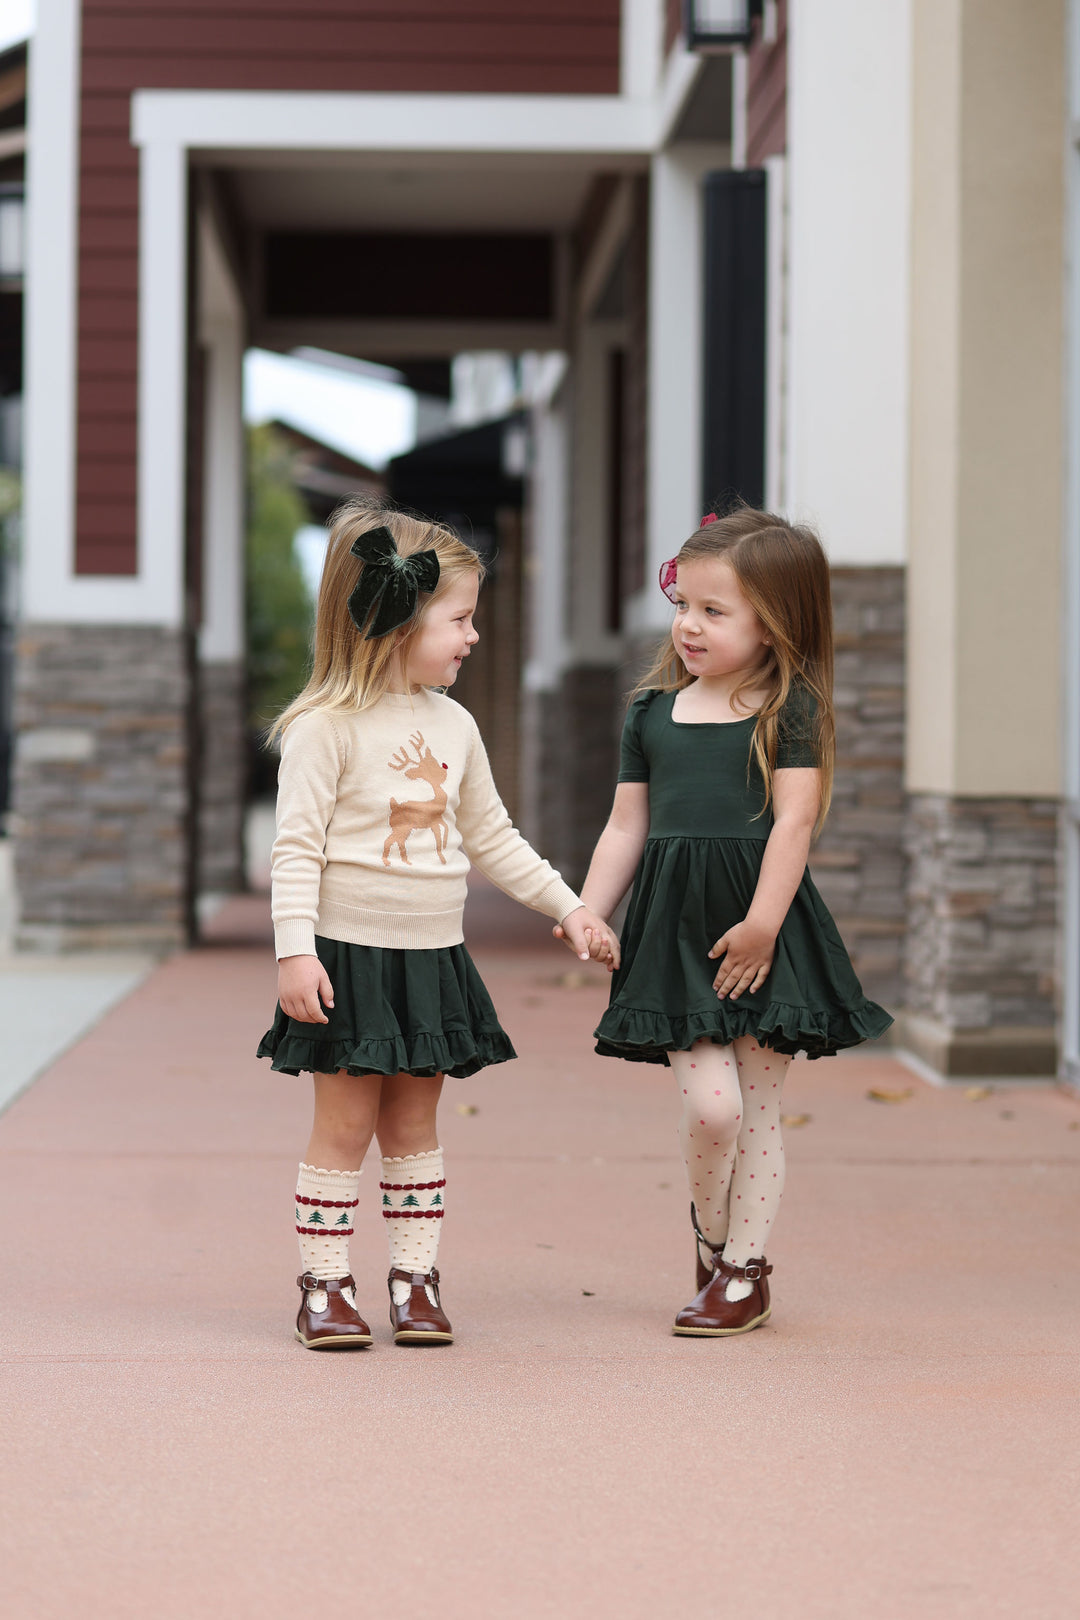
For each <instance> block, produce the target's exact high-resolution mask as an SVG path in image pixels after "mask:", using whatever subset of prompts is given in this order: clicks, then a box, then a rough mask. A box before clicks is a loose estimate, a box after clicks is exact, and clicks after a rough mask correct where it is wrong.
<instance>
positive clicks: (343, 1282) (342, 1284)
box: [296, 1271, 356, 1294]
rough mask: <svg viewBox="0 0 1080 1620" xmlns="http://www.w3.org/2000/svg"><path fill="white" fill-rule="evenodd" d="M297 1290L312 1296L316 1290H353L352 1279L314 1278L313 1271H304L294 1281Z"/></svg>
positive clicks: (354, 1285)
mask: <svg viewBox="0 0 1080 1620" xmlns="http://www.w3.org/2000/svg"><path fill="white" fill-rule="evenodd" d="M296 1286H297V1288H302V1289H303V1290H304V1292H305V1294H312V1293H314V1292H315V1291H316V1290H317V1289H319V1288H322V1289H334V1290H337V1289H341V1288H355V1287H356V1284H355V1282H353V1279H352V1277H350V1276H345V1277H316V1275H315V1273H314V1272H313V1271H304V1272H302V1273H301V1274H300V1276H299V1277H297V1279H296Z"/></svg>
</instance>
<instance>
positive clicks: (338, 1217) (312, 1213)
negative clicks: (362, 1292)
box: [296, 1163, 360, 1311]
mask: <svg viewBox="0 0 1080 1620" xmlns="http://www.w3.org/2000/svg"><path fill="white" fill-rule="evenodd" d="M359 1192H360V1172H359V1170H320V1169H317V1168H316V1167H315V1166H314V1165H311V1164H303V1163H302V1164H301V1165H300V1173H299V1176H298V1177H297V1182H296V1235H297V1237H298V1239H299V1241H300V1266H301V1269H302V1270H303V1271H310V1272H311V1274H312V1276H314V1277H319V1278H320V1279H321V1278H327V1277H347V1276H348V1275H349V1239H350V1238H351V1237H352V1235H353V1222H354V1219H355V1213H356V1206H357V1204H358V1203H359V1202H360V1198H359ZM345 1297H346V1299H348V1301H349V1303H350V1305H351V1304H352V1303H353V1299H352V1290H351V1289H346V1290H345ZM310 1308H311V1309H312V1310H314V1311H324V1310H325V1309H326V1290H325V1289H324V1288H319V1289H317V1290H315V1291H314V1292H313V1293H312V1295H311V1299H310Z"/></svg>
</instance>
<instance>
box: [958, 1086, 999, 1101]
mask: <svg viewBox="0 0 1080 1620" xmlns="http://www.w3.org/2000/svg"><path fill="white" fill-rule="evenodd" d="M992 1096H993V1092H992V1090H991V1089H990V1087H989V1086H965V1087H964V1101H965V1102H982V1100H983V1098H984V1097H992Z"/></svg>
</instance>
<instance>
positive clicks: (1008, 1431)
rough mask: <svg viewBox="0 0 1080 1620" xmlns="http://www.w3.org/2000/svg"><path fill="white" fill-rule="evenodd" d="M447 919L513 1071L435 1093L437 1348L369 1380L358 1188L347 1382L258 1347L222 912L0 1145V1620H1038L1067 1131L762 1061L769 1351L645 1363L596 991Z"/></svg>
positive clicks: (28, 1105) (649, 1079)
mask: <svg viewBox="0 0 1080 1620" xmlns="http://www.w3.org/2000/svg"><path fill="white" fill-rule="evenodd" d="M476 911H477V915H476V917H475V926H474V927H473V930H472V933H471V938H472V940H473V942H474V943H475V944H476V950H475V954H476V957H477V960H478V962H479V964H480V966H481V970H482V971H483V973H484V975H485V977H486V979H487V980H488V982H489V984H490V986H491V988H492V991H493V994H494V996H495V1000H496V1002H497V1004H498V1006H499V1009H500V1012H501V1014H502V1016H503V1019H504V1022H505V1023H506V1025H507V1027H508V1028H509V1030H510V1032H511V1034H512V1036H513V1038H514V1040H515V1043H516V1044H517V1046H518V1049H519V1051H520V1052H521V1053H522V1057H521V1060H520V1061H519V1062H518V1063H516V1064H512V1065H507V1066H504V1067H502V1068H499V1069H494V1070H492V1071H489V1072H487V1073H485V1074H482V1075H480V1076H478V1077H476V1078H474V1079H472V1080H469V1081H460V1082H450V1083H448V1086H447V1094H446V1102H445V1105H444V1118H443V1127H444V1128H443V1140H444V1142H445V1145H446V1149H447V1162H448V1169H449V1176H450V1186H449V1189H448V1192H449V1206H448V1207H449V1212H450V1213H449V1218H448V1219H447V1222H446V1231H445V1237H444V1242H443V1248H442V1253H441V1256H440V1264H441V1266H442V1269H443V1276H444V1294H445V1298H446V1303H447V1305H448V1308H449V1310H450V1314H451V1316H452V1319H453V1321H454V1323H455V1326H456V1328H457V1330H458V1334H459V1337H458V1342H457V1343H456V1344H455V1345H454V1346H452V1347H450V1348H448V1349H445V1350H427V1351H416V1350H403V1349H395V1348H394V1347H393V1346H392V1344H391V1343H390V1340H389V1336H388V1330H387V1325H386V1320H385V1314H384V1303H383V1302H384V1299H385V1274H386V1258H385V1251H384V1234H383V1229H382V1222H381V1220H379V1218H378V1202H377V1200H378V1195H377V1187H376V1182H377V1163H376V1165H375V1167H374V1169H373V1168H372V1167H371V1165H370V1163H369V1167H368V1169H367V1171H366V1173H365V1178H364V1181H363V1182H362V1184H361V1197H362V1205H363V1204H365V1203H366V1205H367V1206H368V1214H367V1218H366V1220H363V1221H361V1222H360V1223H359V1227H358V1232H357V1237H356V1238H355V1239H354V1245H355V1247H354V1254H353V1269H354V1272H355V1273H356V1276H357V1278H358V1281H359V1285H360V1286H359V1293H360V1302H361V1305H362V1308H364V1309H365V1310H366V1312H368V1313H369V1316H370V1319H371V1321H372V1323H373V1325H374V1326H375V1327H376V1334H377V1340H376V1345H375V1348H374V1349H373V1350H371V1351H369V1352H365V1353H361V1354H353V1355H349V1356H332V1355H323V1356H319V1355H315V1354H312V1353H310V1352H305V1351H304V1350H302V1349H301V1347H300V1346H299V1345H297V1344H296V1343H295V1342H294V1341H293V1339H292V1337H291V1316H292V1313H293V1312H294V1311H295V1300H296V1290H295V1288H294V1286H293V1278H294V1277H295V1275H296V1271H297V1262H296V1255H295V1239H294V1236H293V1233H292V1205H291V1201H290V1200H291V1195H292V1189H293V1185H294V1181H293V1177H294V1172H295V1165H296V1161H297V1159H298V1157H299V1154H300V1149H301V1147H302V1145H303V1142H304V1140H305V1135H306V1130H307V1126H308V1109H309V1101H308V1090H309V1087H308V1083H307V1081H306V1080H290V1079H288V1078H287V1077H284V1076H276V1075H273V1074H272V1073H271V1072H270V1070H269V1068H268V1066H267V1065H266V1064H259V1063H257V1062H256V1061H255V1059H254V1058H253V1057H252V1055H251V1054H252V1051H253V1049H254V1046H255V1043H256V1041H257V1039H258V1036H259V1035H260V1034H261V1032H262V1029H263V1028H264V1026H265V1025H266V1023H267V1021H268V1019H269V1016H270V1012H271V1004H272V999H273V965H272V962H271V960H270V954H269V952H268V950H267V949H266V946H265V943H264V941H265V939H266V937H267V935H266V921H265V902H263V901H243V902H240V901H238V902H234V903H232V904H231V905H230V906H228V907H227V908H226V909H225V910H224V911H223V912H222V913H221V914H220V915H219V917H218V918H217V919H216V924H215V935H216V937H215V939H214V941H213V942H212V943H211V944H209V945H208V946H207V947H206V948H204V949H202V950H200V951H198V952H194V953H191V954H188V955H184V956H179V957H176V958H174V959H173V960H172V961H170V962H168V963H167V964H165V965H164V966H162V967H160V968H159V969H157V970H156V971H155V972H154V973H153V974H152V975H151V976H150V977H149V978H148V979H147V980H146V981H145V982H144V983H142V984H141V985H140V986H139V987H138V988H137V989H136V990H135V991H134V992H133V993H132V994H131V995H130V996H129V997H128V998H127V999H126V1000H125V1001H123V1002H122V1003H121V1004H120V1005H118V1006H117V1007H116V1008H114V1010H113V1011H111V1012H110V1013H108V1014H107V1015H106V1016H105V1017H104V1019H103V1020H102V1021H101V1022H100V1023H99V1024H98V1025H97V1027H96V1028H95V1029H93V1030H92V1031H91V1032H90V1033H89V1034H88V1035H87V1036H86V1037H85V1038H84V1039H83V1040H82V1041H81V1042H80V1043H79V1044H78V1045H77V1046H75V1047H74V1048H72V1049H71V1050H70V1051H68V1052H67V1054H66V1055H65V1056H63V1057H62V1058H61V1059H60V1060H59V1061H58V1062H57V1063H56V1064H55V1065H54V1066H53V1067H52V1068H51V1069H50V1070H49V1072H48V1073H47V1074H46V1075H45V1076H44V1077H43V1078H42V1079H40V1080H38V1081H37V1083H36V1084H35V1085H34V1086H32V1087H31V1089H29V1090H28V1091H27V1092H26V1093H25V1094H24V1095H23V1096H22V1097H21V1098H20V1099H19V1100H18V1101H17V1102H16V1103H15V1104H14V1105H13V1106H12V1107H11V1108H10V1110H9V1111H8V1112H7V1114H6V1115H4V1117H3V1118H2V1119H0V1161H2V1166H3V1176H4V1186H5V1202H6V1207H7V1210H8V1239H7V1242H6V1244H5V1245H4V1252H3V1261H2V1269H3V1281H4V1290H3V1298H4V1301H5V1309H4V1312H3V1327H2V1335H0V1366H2V1386H0V1442H2V1457H3V1463H2V1468H3V1479H2V1490H0V1548H2V1556H3V1564H2V1568H3V1584H2V1591H3V1612H4V1614H5V1616H6V1617H7V1620H60V1617H64V1620H68V1617H70V1616H78V1617H79V1620H99V1617H100V1620H106V1617H108V1620H127V1617H129V1616H130V1617H134V1616H139V1617H140V1620H141V1617H143V1616H146V1615H153V1616H154V1617H155V1620H193V1617H197V1616H210V1617H217V1616H222V1617H225V1616H228V1617H229V1620H249V1617H250V1620H296V1617H300V1616H304V1615H308V1614H316V1615H317V1614H326V1613H330V1614H335V1615H336V1614H353V1613H355V1614H357V1615H360V1616H363V1615H370V1614H375V1613H379V1614H382V1615H388V1616H397V1615H405V1614H410V1613H420V1614H424V1615H426V1614H432V1615H438V1616H439V1617H440V1620H488V1617H496V1616H498V1617H500V1620H502V1617H508V1620H534V1617H536V1620H541V1617H543V1620H548V1617H550V1620H607V1617H612V1620H614V1617H616V1616H617V1617H618V1620H645V1617H650V1620H652V1617H657V1616H658V1617H661V1620H667V1617H671V1620H675V1617H679V1620H682V1617H683V1616H684V1615H688V1614H693V1615H708V1616H710V1617H712V1616H723V1617H726V1616H729V1615H730V1616H740V1617H742V1616H746V1615H753V1616H755V1617H758V1620H848V1617H851V1620H856V1617H858V1620H866V1617H870V1620H914V1617H918V1620H938V1617H941V1620H954V1617H962V1620H967V1617H978V1620H987V1617H993V1616H999V1615H1000V1616H1006V1615H1008V1616H1010V1617H1012V1620H1016V1617H1021V1620H1075V1616H1076V1614H1077V1611H1078V1603H1077V1597H1076V1593H1077V1591H1078V1590H1080V1561H1078V1557H1077V1550H1076V1549H1077V1542H1078V1537H1077V1524H1076V1519H1077V1507H1078V1504H1080V1489H1078V1487H1080V1479H1078V1463H1077V1459H1078V1456H1080V1450H1078V1439H1080V1436H1078V1432H1077V1431H1078V1428H1080V1420H1078V1406H1077V1377H1076V1375H1077V1343H1078V1340H1080V1260H1078V1246H1077V1241H1076V1239H1077V1224H1078V1215H1080V1107H1078V1106H1077V1103H1076V1101H1075V1100H1074V1099H1072V1098H1071V1097H1068V1096H1065V1095H1063V1094H1061V1093H1059V1092H1056V1091H1055V1090H1054V1089H1052V1088H1050V1087H1030V1088H1020V1087H1013V1088H1009V1089H1004V1090H994V1091H992V1092H991V1093H990V1094H989V1095H987V1096H983V1097H980V1098H969V1097H967V1096H965V1095H964V1093H963V1092H962V1091H948V1092H945V1091H939V1090H935V1089H933V1088H931V1087H929V1086H926V1085H924V1084H923V1083H922V1082H921V1081H919V1080H917V1079H914V1078H912V1076H911V1075H910V1074H909V1073H908V1072H907V1071H905V1070H904V1069H902V1068H900V1067H899V1066H898V1065H897V1064H895V1063H894V1062H892V1061H890V1060H889V1059H888V1058H887V1057H885V1056H877V1055H872V1054H871V1055H854V1056H850V1057H846V1058H841V1059H836V1060H832V1061H828V1062H821V1063H816V1064H808V1063H805V1062H799V1063H797V1064H796V1065H795V1066H794V1067H793V1070H792V1073H791V1078H790V1081H789V1095H788V1107H789V1111H790V1113H791V1114H792V1115H796V1116H798V1115H804V1116H807V1118H806V1120H805V1123H803V1124H801V1125H798V1126H796V1127H795V1128H792V1129H790V1130H789V1135H788V1148H789V1154H790V1172H789V1182H788V1197H787V1200H786V1203H785V1206H784V1209H783V1211H782V1213H781V1218H780V1224H779V1228H778V1230H777V1233H776V1236H775V1240H774V1242H773V1244H772V1246H771V1249H770V1258H771V1259H772V1260H773V1262H774V1264H775V1267H776V1270H775V1274H774V1278H773V1283H774V1292H773V1301H774V1314H773V1319H772V1321H771V1323H769V1324H768V1325H767V1326H766V1327H765V1328H763V1329H761V1330H759V1331H758V1332H756V1333H753V1334H750V1335H747V1336H746V1337H745V1338H740V1339H735V1340H731V1341H700V1340H685V1339H677V1338H674V1337H672V1336H671V1334H670V1332H669V1324H670V1320H671V1317H672V1314H673V1312H674V1311H675V1309H676V1308H677V1307H678V1306H679V1305H681V1304H683V1303H685V1301H686V1299H687V1297H688V1296H689V1294H690V1292H691V1291H692V1290H691V1288H690V1277H691V1270H692V1258H691V1246H690V1243H689V1241H688V1232H687V1218H686V1206H687V1200H686V1194H685V1191H684V1188H683V1185H682V1171H681V1165H680V1164H679V1162H678V1160H677V1158H676V1154H675V1138H674V1129H673V1126H674V1109H673V1101H672V1097H671V1096H670V1094H669V1076H668V1074H667V1072H666V1071H664V1070H660V1069H653V1068H650V1067H647V1066H638V1065H629V1064H619V1063H614V1062H610V1061H607V1060H603V1059H599V1058H596V1057H594V1056H593V1055H592V1052H591V1046H590V1041H589V1030H590V1029H591V1027H592V1025H593V1024H594V1022H595V1020H596V1018H597V1016H598V1013H599V1011H600V1008H601V1005H602V1002H603V998H604V994H605V981H604V980H603V978H602V976H601V975H599V974H597V976H596V977H595V978H592V977H588V978H584V979H583V976H582V975H581V974H580V973H579V972H578V970H577V969H576V968H575V966H574V963H573V960H572V958H571V957H570V956H569V955H568V954H567V953H565V952H563V951H562V950H561V949H558V948H556V947H555V946H554V945H549V944H547V943H546V940H547V925H546V923H544V922H543V920H542V919H537V918H534V917H531V916H529V915H527V914H525V913H522V912H518V911H514V912H512V913H508V912H507V911H505V910H504V909H503V902H502V901H501V900H500V899H498V897H494V896H490V895H487V896H479V897H478V903H477V907H476ZM871 1088H875V1089H877V1090H879V1091H882V1092H885V1093H887V1094H888V1093H906V1095H904V1096H903V1097H902V1098H901V1100H898V1101H875V1100H871V1099H869V1098H868V1097H867V1092H868V1090H869V1089H871ZM361 1213H362V1210H361Z"/></svg>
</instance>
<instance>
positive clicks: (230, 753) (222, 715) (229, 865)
mask: <svg viewBox="0 0 1080 1620" xmlns="http://www.w3.org/2000/svg"><path fill="white" fill-rule="evenodd" d="M244 697H245V681H244V666H243V664H241V663H239V662H233V663H206V664H200V665H199V761H198V777H199V892H200V893H201V894H207V893H211V894H213V893H217V894H222V893H225V894H229V893H233V892H235V891H236V890H238V889H242V888H243V886H244V800H245V796H246V789H247V756H246V751H245V750H246V736H245V730H244Z"/></svg>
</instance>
